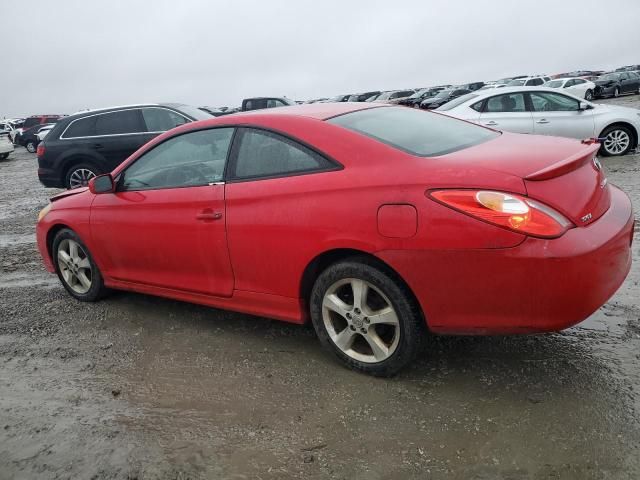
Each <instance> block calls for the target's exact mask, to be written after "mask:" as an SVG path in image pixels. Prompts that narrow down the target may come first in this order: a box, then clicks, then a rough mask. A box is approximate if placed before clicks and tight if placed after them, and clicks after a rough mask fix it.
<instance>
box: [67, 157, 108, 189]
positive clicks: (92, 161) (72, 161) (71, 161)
mask: <svg viewBox="0 0 640 480" xmlns="http://www.w3.org/2000/svg"><path fill="white" fill-rule="evenodd" d="M100 162H101V160H100V158H97V157H94V156H92V155H88V154H85V153H80V152H77V153H70V154H69V155H67V156H65V157H64V158H63V159H61V164H62V168H60V182H62V183H63V184H64V182H65V180H66V178H67V174H68V173H69V170H71V168H73V166H74V165H78V164H80V163H88V164H89V165H92V166H94V167H95V168H96V169H97V170H98V171H99V172H101V171H102V170H103V169H102V168H100ZM103 163H104V162H103Z"/></svg>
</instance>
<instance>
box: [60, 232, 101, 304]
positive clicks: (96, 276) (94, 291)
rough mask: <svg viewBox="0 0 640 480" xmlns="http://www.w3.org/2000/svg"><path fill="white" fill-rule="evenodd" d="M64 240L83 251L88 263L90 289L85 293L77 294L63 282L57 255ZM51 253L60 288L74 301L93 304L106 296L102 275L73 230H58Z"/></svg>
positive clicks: (70, 286)
mask: <svg viewBox="0 0 640 480" xmlns="http://www.w3.org/2000/svg"><path fill="white" fill-rule="evenodd" d="M65 240H71V241H73V242H75V243H76V244H78V245H79V247H80V248H81V249H82V250H83V252H82V253H83V254H84V256H85V257H84V258H86V259H87V260H88V261H89V264H90V269H91V276H90V280H91V287H90V288H89V289H88V290H87V291H86V292H83V293H79V292H78V291H76V290H74V288H73V286H72V285H70V284H69V283H68V282H67V280H65V277H64V275H63V273H62V270H61V262H60V261H59V260H58V255H59V250H60V249H61V245H62V244H63V242H64V241H65ZM51 252H52V260H53V264H54V266H55V269H56V273H57V274H58V278H59V279H60V282H61V283H62V286H63V287H64V288H65V290H66V291H67V292H69V295H71V296H72V297H73V298H75V299H76V300H80V301H81V302H95V301H97V300H99V299H100V298H102V297H104V296H105V295H106V294H107V292H108V289H107V288H106V287H105V286H104V280H103V278H102V274H101V273H100V270H99V269H98V266H97V265H96V263H95V262H94V261H93V257H92V256H91V252H89V249H88V248H87V246H86V245H85V244H84V243H83V242H82V240H81V239H80V237H78V235H76V233H75V232H74V231H73V230H70V229H68V228H65V229H62V230H60V231H59V232H58V233H57V234H56V236H55V238H54V239H53V245H52V248H51Z"/></svg>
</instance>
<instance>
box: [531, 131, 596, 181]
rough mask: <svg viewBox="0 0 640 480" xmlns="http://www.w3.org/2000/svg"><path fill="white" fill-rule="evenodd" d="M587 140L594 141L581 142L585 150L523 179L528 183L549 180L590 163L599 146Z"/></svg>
mask: <svg viewBox="0 0 640 480" xmlns="http://www.w3.org/2000/svg"><path fill="white" fill-rule="evenodd" d="M589 140H594V141H593V142H589V143H587V141H585V140H583V141H582V143H584V144H585V145H587V148H586V149H585V150H583V151H581V152H578V153H576V154H575V155H571V156H570V157H567V158H565V159H564V160H560V161H559V162H557V163H554V164H553V165H550V166H548V167H545V168H543V169H541V170H538V171H537V172H533V173H532V174H530V175H527V176H526V177H525V178H524V179H525V180H529V181H538V180H549V179H550V178H555V177H559V176H561V175H564V174H566V173H569V172H571V171H573V170H576V169H578V168H580V167H581V166H583V165H584V164H585V163H588V162H590V161H592V160H593V157H594V156H595V154H596V153H597V151H598V150H599V149H600V144H599V143H597V141H596V140H597V139H589Z"/></svg>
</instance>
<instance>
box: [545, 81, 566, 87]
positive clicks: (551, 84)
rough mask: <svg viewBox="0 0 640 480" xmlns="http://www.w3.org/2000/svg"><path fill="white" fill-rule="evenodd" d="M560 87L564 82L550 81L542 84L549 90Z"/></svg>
mask: <svg viewBox="0 0 640 480" xmlns="http://www.w3.org/2000/svg"><path fill="white" fill-rule="evenodd" d="M562 85H564V80H551V81H550V82H547V83H545V84H544V86H545V87H551V88H560V87H561V86H562Z"/></svg>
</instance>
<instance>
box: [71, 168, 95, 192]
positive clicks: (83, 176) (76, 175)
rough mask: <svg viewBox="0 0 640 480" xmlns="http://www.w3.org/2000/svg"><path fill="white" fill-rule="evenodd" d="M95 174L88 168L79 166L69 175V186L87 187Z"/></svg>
mask: <svg viewBox="0 0 640 480" xmlns="http://www.w3.org/2000/svg"><path fill="white" fill-rule="evenodd" d="M95 176H96V174H95V173H93V172H92V171H91V170H89V169H88V168H78V169H76V170H74V171H73V172H71V175H69V188H78V187H86V186H87V185H88V184H89V180H91V179H92V178H93V177H95Z"/></svg>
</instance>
